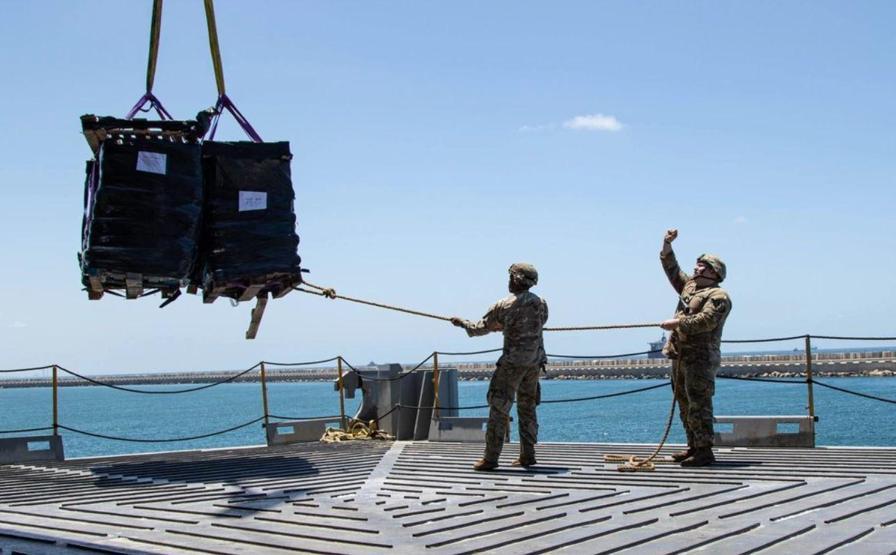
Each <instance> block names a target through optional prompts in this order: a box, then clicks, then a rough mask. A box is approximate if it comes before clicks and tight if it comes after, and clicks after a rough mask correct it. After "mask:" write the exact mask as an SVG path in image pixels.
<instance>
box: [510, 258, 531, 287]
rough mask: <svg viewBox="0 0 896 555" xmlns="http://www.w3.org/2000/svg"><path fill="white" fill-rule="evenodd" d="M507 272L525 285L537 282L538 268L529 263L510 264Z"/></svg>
mask: <svg viewBox="0 0 896 555" xmlns="http://www.w3.org/2000/svg"><path fill="white" fill-rule="evenodd" d="M508 272H510V275H511V276H513V277H515V278H516V279H517V280H519V281H520V283H522V284H523V285H525V286H526V287H532V286H533V285H536V284H537V283H538V270H536V269H535V266H533V265H531V264H526V263H525V262H517V263H516V264H511V265H510V268H509V269H508Z"/></svg>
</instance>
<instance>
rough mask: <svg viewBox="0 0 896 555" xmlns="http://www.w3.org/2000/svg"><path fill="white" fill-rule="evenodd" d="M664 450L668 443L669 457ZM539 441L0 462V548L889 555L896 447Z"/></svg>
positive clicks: (894, 524)
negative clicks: (700, 455) (651, 460)
mask: <svg viewBox="0 0 896 555" xmlns="http://www.w3.org/2000/svg"><path fill="white" fill-rule="evenodd" d="M672 450H673V449H672V448H670V449H669V450H666V451H665V452H666V453H668V452H671V451H672ZM650 451H651V449H650V446H643V445H642V446H633V445H606V444H541V445H539V446H538V459H539V463H540V464H539V465H538V466H536V467H533V468H532V469H530V470H528V471H527V470H523V469H516V468H511V467H510V466H509V463H510V461H511V460H512V459H513V458H514V455H515V452H516V446H515V445H508V446H507V448H506V449H505V457H504V458H503V459H502V461H501V462H502V464H503V465H505V466H502V468H501V469H499V470H498V471H495V472H490V473H481V472H474V471H473V470H471V468H470V465H471V464H472V463H473V462H474V461H475V460H476V459H478V458H479V455H480V453H481V452H482V445H481V444H451V443H428V442H395V443H386V442H356V443H351V444H335V445H327V444H316V443H315V444H296V445H291V446H283V447H277V448H247V449H228V450H216V451H202V452H184V453H166V454H154V455H136V456H129V457H114V458H97V459H82V460H73V461H66V462H60V463H46V464H30V465H7V466H0V546H2V547H0V553H2V554H4V555H6V554H9V553H18V552H22V553H28V554H32V555H38V554H56V553H96V552H100V553H165V554H175V553H190V554H196V553H278V554H279V553H282V554H286V553H364V554H370V553H386V552H390V551H395V552H399V553H433V554H446V553H452V554H458V553H479V552H489V551H492V552H501V553H504V554H508V553H512V554H515V553H546V552H551V553H575V554H577V555H578V554H582V553H610V552H613V553H616V552H623V553H685V552H695V553H755V552H762V553H788V554H789V553H828V552H842V553H852V552H859V553H863V554H866V553H888V554H890V553H894V550H896V449H892V448H867V449H866V448H861V449H849V448H817V449H804V450H799V449H747V448H742V449H741V448H736V449H719V450H717V458H718V459H719V464H718V465H716V466H713V467H710V468H706V469H684V468H680V467H678V466H677V465H663V466H659V467H658V468H657V471H656V472H649V473H634V474H623V473H620V472H618V471H616V469H615V465H611V464H605V463H603V455H604V454H605V453H638V454H648V453H649V452H650Z"/></svg>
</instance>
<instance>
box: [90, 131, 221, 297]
mask: <svg viewBox="0 0 896 555" xmlns="http://www.w3.org/2000/svg"><path fill="white" fill-rule="evenodd" d="M82 125H83V127H84V132H85V137H86V138H87V141H88V143H89V144H90V146H91V147H92V148H93V149H94V152H95V154H96V158H95V159H94V160H92V161H90V162H88V164H87V180H86V185H85V195H84V219H83V227H82V245H81V252H80V254H79V260H80V264H81V273H82V282H83V283H84V285H85V286H86V287H87V291H88V295H89V297H90V298H91V299H98V298H100V297H102V295H103V293H104V292H110V291H112V292H113V293H114V290H116V289H123V290H124V291H125V295H126V296H127V297H128V298H137V297H140V296H142V295H143V294H144V293H145V290H147V289H159V290H160V291H161V292H162V295H163V296H165V297H169V298H173V297H175V296H177V295H178V294H179V292H180V287H182V286H185V285H186V284H187V282H188V280H189V278H190V277H191V275H192V274H193V273H194V272H195V269H194V266H195V264H196V261H197V258H198V254H199V248H198V242H199V237H200V224H201V217H202V202H203V190H204V188H203V182H202V161H201V156H202V153H201V147H200V146H199V144H198V140H199V138H200V137H201V135H202V133H203V132H204V129H205V128H204V127H203V126H202V125H200V124H198V122H196V121H186V122H170V121H160V122H152V121H147V120H119V119H115V118H98V117H96V116H83V117H82Z"/></svg>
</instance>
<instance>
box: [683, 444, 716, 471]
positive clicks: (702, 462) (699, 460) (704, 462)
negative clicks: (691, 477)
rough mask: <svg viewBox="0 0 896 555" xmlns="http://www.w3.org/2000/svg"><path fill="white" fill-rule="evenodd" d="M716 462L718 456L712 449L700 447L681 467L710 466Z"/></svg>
mask: <svg viewBox="0 0 896 555" xmlns="http://www.w3.org/2000/svg"><path fill="white" fill-rule="evenodd" d="M714 462H716V456H715V455H713V454H712V447H698V448H697V449H695V450H694V454H693V455H691V456H690V457H688V458H686V459H685V460H683V461H681V466H687V467H697V466H709V465H711V464H712V463H714Z"/></svg>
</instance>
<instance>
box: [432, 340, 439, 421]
mask: <svg viewBox="0 0 896 555" xmlns="http://www.w3.org/2000/svg"><path fill="white" fill-rule="evenodd" d="M439 377H440V376H439V352H438V351H433V353H432V390H433V400H432V415H433V417H434V418H436V419H437V420H438V418H439Z"/></svg>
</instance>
